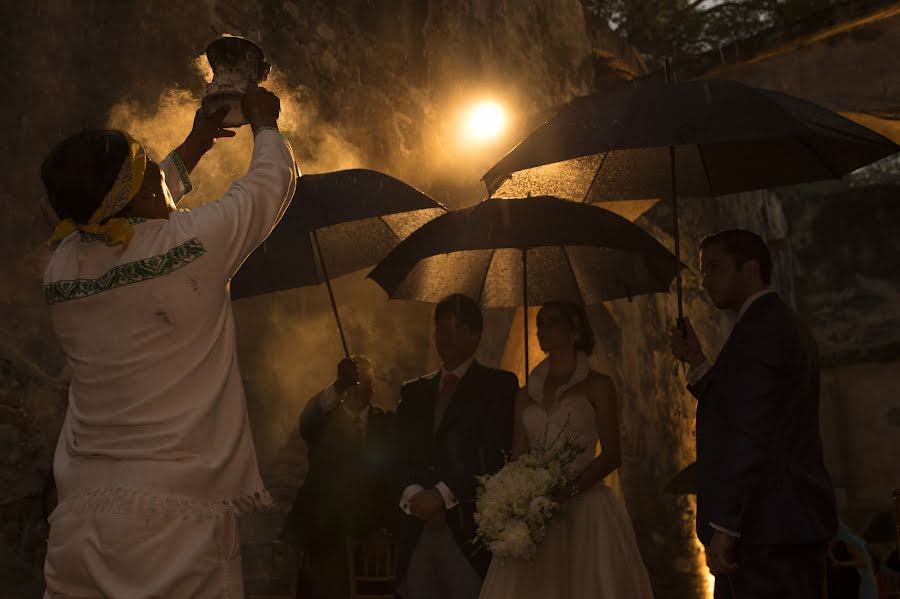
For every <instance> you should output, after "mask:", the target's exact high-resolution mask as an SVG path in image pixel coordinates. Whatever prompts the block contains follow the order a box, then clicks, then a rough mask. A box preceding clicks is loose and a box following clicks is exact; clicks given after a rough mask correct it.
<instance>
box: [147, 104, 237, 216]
mask: <svg viewBox="0 0 900 599" xmlns="http://www.w3.org/2000/svg"><path fill="white" fill-rule="evenodd" d="M228 111H229V107H228V106H222V107H221V108H219V109H218V110H217V111H215V112H214V113H212V114H206V112H205V111H204V110H203V109H202V108H199V109H197V112H196V114H195V115H194V124H193V126H192V127H191V132H190V133H188V136H187V138H185V140H184V142H182V144H181V145H180V146H178V147H177V148H175V149H174V150H172V151H171V152H170V153H169V155H168V156H166V157H165V158H164V159H163V160H160V162H159V168H160V170H161V171H162V172H163V174H164V175H165V178H166V184H167V185H168V187H169V191H170V192H172V199H173V200H174V201H175V203H176V204H177V203H178V202H179V201H180V200H181V198H183V197H184V196H185V195H187V194H188V193H190V192H191V190H192V189H193V188H194V186H193V184H192V183H191V177H190V174H191V173H192V172H193V171H194V167H196V166H197V163H198V162H200V159H201V158H203V155H204V154H206V153H207V152H208V151H210V150H211V149H212V147H213V145H214V144H215V142H216V140H217V139H219V138H222V137H234V136H235V133H234V131H231V130H230V129H223V128H222V121H224V120H225V117H226V116H227V115H228Z"/></svg>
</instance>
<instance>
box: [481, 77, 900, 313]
mask: <svg viewBox="0 0 900 599" xmlns="http://www.w3.org/2000/svg"><path fill="white" fill-rule="evenodd" d="M898 149H900V148H898V146H897V145H896V144H895V143H893V142H892V141H890V140H889V139H887V138H885V137H882V136H881V135H879V134H877V133H875V132H873V131H871V130H869V129H867V128H865V127H863V126H861V125H858V124H856V123H854V122H853V121H850V120H848V119H846V118H844V117H842V116H840V115H837V114H835V113H833V112H831V111H829V110H826V109H825V108H822V107H820V106H817V105H816V104H813V103H812V102H808V101H806V100H801V99H799V98H795V97H793V96H789V95H787V94H783V93H779V92H774V91H768V90H762V89H756V88H752V87H748V86H745V85H742V84H740V83H738V82H736V81H725V80H715V79H710V80H700V81H687V82H683V83H662V82H649V83H644V84H641V85H639V86H636V87H632V88H628V89H624V90H621V91H619V92H616V93H612V94H609V93H600V94H594V95H590V96H585V97H581V98H576V99H575V100H573V101H572V102H570V103H569V104H567V105H566V106H565V107H563V108H562V109H561V110H560V112H559V113H558V114H557V115H556V116H555V117H553V118H551V119H550V120H549V121H547V122H546V123H544V124H543V125H541V126H540V127H538V128H537V129H536V130H535V131H534V132H533V133H531V134H530V135H529V136H528V137H527V138H526V139H525V140H524V141H522V142H521V143H520V144H519V145H518V146H516V147H515V148H514V149H513V150H512V151H510V152H509V153H508V154H507V155H506V156H505V157H504V158H503V159H501V160H500V161H499V162H498V163H497V164H495V165H494V166H493V167H492V168H491V169H490V170H489V171H488V172H487V173H486V174H485V175H484V177H483V180H484V182H485V185H486V186H487V188H488V192H489V193H490V194H491V195H492V196H497V197H504V196H507V197H508V196H521V195H526V194H527V193H535V194H537V193H552V194H557V195H563V196H565V197H569V198H577V199H581V200H583V201H584V202H599V201H607V200H634V199H648V198H665V197H671V200H672V203H673V209H674V230H673V233H674V238H675V256H676V260H678V261H679V263H680V259H679V258H678V256H679V255H680V248H679V231H678V203H677V196H678V195H682V196H693V197H698V196H718V195H723V194H730V193H735V192H739V191H748V190H752V189H760V188H764V187H775V186H779V185H789V184H794V183H802V182H809V181H818V180H822V179H833V178H840V177H841V176H843V175H845V174H847V173H849V172H851V171H854V170H856V169H858V168H860V167H862V166H865V165H867V164H869V163H871V162H874V161H876V160H879V159H881V158H884V157H886V156H889V155H891V154H893V153H895V152H896V151H897V150H898ZM563 161H568V162H563ZM677 280H678V285H677V290H678V316H679V319H681V318H682V315H683V309H682V298H681V276H680V272H679V276H678V277H677Z"/></svg>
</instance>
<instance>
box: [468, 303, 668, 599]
mask: <svg viewBox="0 0 900 599" xmlns="http://www.w3.org/2000/svg"><path fill="white" fill-rule="evenodd" d="M537 335H538V340H539V341H540V344H541V349H542V350H544V352H546V353H547V354H548V356H547V359H546V360H544V361H543V362H541V363H540V364H539V365H538V366H537V367H536V368H535V369H534V370H533V371H532V373H531V377H530V379H529V382H528V386H527V387H525V388H522V389H520V390H519V393H518V395H517V396H516V409H515V422H514V437H513V455H512V457H513V459H515V458H517V457H519V456H520V455H522V454H524V453H527V452H528V451H530V450H532V449H536V450H537V449H546V448H547V446H548V444H549V445H550V446H551V449H552V446H553V445H554V444H556V443H561V442H564V441H565V440H568V441H569V442H571V443H574V444H576V445H578V446H580V447H583V448H584V450H583V451H582V453H581V455H580V456H579V457H578V458H577V459H576V462H575V464H574V468H575V471H576V472H578V476H577V478H576V482H575V486H576V494H575V495H574V496H571V497H568V498H566V499H564V500H563V504H562V507H561V508H560V511H559V512H558V513H557V515H556V516H555V517H554V519H553V521H552V523H551V524H550V526H549V527H548V529H547V535H546V536H545V537H544V540H543V541H542V542H541V544H540V545H539V546H538V549H537V556H536V557H535V559H534V561H524V560H516V559H501V558H494V560H493V561H492V562H491V566H490V569H489V570H488V573H487V577H486V579H485V581H484V586H483V587H482V590H481V595H480V598H481V599H505V598H509V599H513V598H515V599H529V598H534V599H556V598H559V599H582V598H583V599H588V598H591V599H620V598H626V597H627V598H629V599H645V598H651V597H652V591H651V590H650V582H649V579H648V577H647V571H646V569H645V567H644V563H643V561H642V560H641V555H640V552H639V551H638V547H637V543H636V541H635V538H634V531H633V530H632V528H631V520H630V519H629V517H628V513H627V512H626V511H625V506H624V505H623V504H622V502H621V501H620V500H619V499H618V497H617V496H616V495H615V494H614V493H613V491H612V490H611V489H610V488H609V487H607V486H606V485H605V484H604V482H603V480H604V479H605V478H606V477H607V476H609V475H610V474H611V473H612V472H613V471H614V470H615V469H616V468H618V467H619V464H620V463H621V456H620V450H619V419H618V407H617V403H616V390H615V387H614V386H613V383H612V381H611V380H610V379H609V377H607V376H604V375H602V374H600V373H598V372H595V371H593V370H591V369H590V367H589V366H588V358H587V356H588V354H590V353H591V350H593V348H594V333H593V331H592V330H591V328H590V325H589V323H588V320H587V315H586V313H585V311H584V308H582V307H581V306H580V305H578V304H574V303H570V302H548V303H546V304H544V306H543V307H542V308H541V310H540V312H538V317H537ZM598 441H599V443H600V446H601V452H600V454H599V455H597V456H596V457H595V448H596V446H597V443H598Z"/></svg>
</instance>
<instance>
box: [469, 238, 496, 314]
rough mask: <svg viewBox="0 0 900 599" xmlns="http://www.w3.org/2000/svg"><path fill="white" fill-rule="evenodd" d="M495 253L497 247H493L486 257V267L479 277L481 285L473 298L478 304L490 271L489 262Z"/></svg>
mask: <svg viewBox="0 0 900 599" xmlns="http://www.w3.org/2000/svg"><path fill="white" fill-rule="evenodd" d="M496 253H497V249H496V248H494V249H492V250H491V257H490V258H488V261H487V268H485V269H484V276H482V277H481V286H480V287H479V288H478V296H477V297H475V298H473V299H474V300H475V301H476V302H478V305H479V306H480V305H481V295H482V294H483V293H484V286H485V285H487V278H488V273H489V272H491V262H493V261H494V254H496Z"/></svg>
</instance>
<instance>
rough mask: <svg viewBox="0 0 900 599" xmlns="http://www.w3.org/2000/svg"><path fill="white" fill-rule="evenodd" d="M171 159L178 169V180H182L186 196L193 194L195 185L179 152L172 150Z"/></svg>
mask: <svg viewBox="0 0 900 599" xmlns="http://www.w3.org/2000/svg"><path fill="white" fill-rule="evenodd" d="M169 158H171V159H172V162H174V163H175V168H176V169H178V178H179V179H181V184H182V185H183V186H184V193H185V195H187V194H189V193H191V191H192V190H193V189H194V184H193V183H191V176H190V174H188V170H187V168H185V166H184V163H183V162H182V161H181V156H179V155H178V152H176V151H175V150H172V151H171V152H169Z"/></svg>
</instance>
